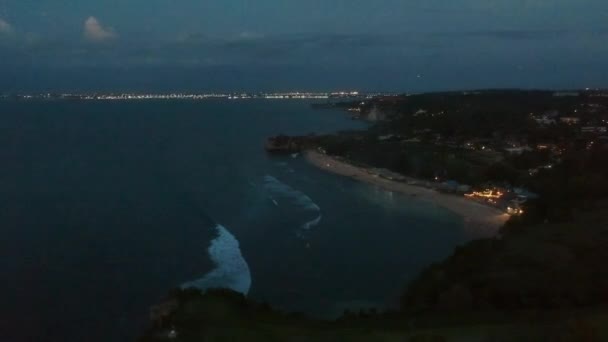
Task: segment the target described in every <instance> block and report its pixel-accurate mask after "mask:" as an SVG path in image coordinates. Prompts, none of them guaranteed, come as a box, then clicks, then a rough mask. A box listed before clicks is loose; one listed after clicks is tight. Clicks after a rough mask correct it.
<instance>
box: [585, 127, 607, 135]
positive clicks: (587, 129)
mask: <svg viewBox="0 0 608 342" xmlns="http://www.w3.org/2000/svg"><path fill="white" fill-rule="evenodd" d="M607 131H608V129H607V128H606V127H605V126H588V127H581V133H593V134H604V133H606V132H607Z"/></svg>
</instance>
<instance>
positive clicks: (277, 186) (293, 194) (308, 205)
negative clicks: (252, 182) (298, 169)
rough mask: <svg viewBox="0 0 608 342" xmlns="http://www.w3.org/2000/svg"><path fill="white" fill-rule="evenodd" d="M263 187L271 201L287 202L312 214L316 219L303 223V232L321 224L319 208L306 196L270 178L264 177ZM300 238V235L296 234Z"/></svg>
mask: <svg viewBox="0 0 608 342" xmlns="http://www.w3.org/2000/svg"><path fill="white" fill-rule="evenodd" d="M264 187H265V188H266V189H267V190H268V191H269V192H270V193H271V194H272V196H273V197H271V198H272V200H273V201H275V198H279V199H280V200H281V202H289V203H292V204H294V205H296V206H298V207H300V208H301V209H302V210H305V211H309V212H314V213H315V214H316V217H315V218H314V219H313V220H310V221H307V222H304V223H303V224H302V225H301V226H300V228H301V229H303V230H305V231H310V230H311V229H312V228H313V227H314V226H317V225H318V224H319V223H321V219H322V217H323V216H322V215H321V208H320V207H319V206H318V205H317V204H316V203H315V202H314V201H313V200H312V199H311V198H310V197H308V196H307V195H306V194H304V193H303V192H301V191H298V190H296V189H293V188H292V187H290V186H289V185H287V184H285V183H283V182H281V181H280V180H278V179H276V178H274V177H272V176H269V175H267V176H265V177H264ZM298 235H299V236H302V235H301V234H298Z"/></svg>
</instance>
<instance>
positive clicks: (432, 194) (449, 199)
mask: <svg viewBox="0 0 608 342" xmlns="http://www.w3.org/2000/svg"><path fill="white" fill-rule="evenodd" d="M304 157H305V159H306V160H307V161H308V162H309V163H311V164H312V165H314V166H316V167H318V168H320V169H322V170H324V171H327V172H330V173H333V174H337V175H341V176H345V177H349V178H351V179H354V180H357V181H361V182H365V183H368V184H372V185H375V186H378V187H380V188H382V189H384V190H387V191H392V192H397V193H400V194H404V195H408V196H412V197H415V198H417V199H420V200H423V201H427V202H431V203H433V204H435V205H437V206H440V207H442V208H444V209H447V210H449V211H451V212H452V213H455V214H457V215H458V216H460V217H462V218H463V219H464V223H465V227H466V228H467V229H469V230H475V231H478V232H480V233H483V235H487V237H494V236H496V235H498V232H499V230H500V228H501V227H502V226H503V225H504V224H505V223H506V222H507V220H508V219H509V215H508V214H506V213H504V212H503V211H501V210H500V209H498V208H494V207H491V206H488V205H485V204H482V203H478V202H475V201H471V200H468V199H466V198H464V197H460V196H454V195H449V194H444V193H440V192H437V191H436V190H433V189H429V188H426V187H423V186H417V185H411V184H406V183H403V182H398V181H393V180H389V179H386V178H382V177H379V176H377V175H373V174H370V173H369V171H368V169H366V168H363V167H358V166H355V165H352V164H349V163H347V162H344V161H340V160H338V159H336V158H334V157H331V156H328V155H325V154H321V153H319V152H317V151H313V150H307V151H304Z"/></svg>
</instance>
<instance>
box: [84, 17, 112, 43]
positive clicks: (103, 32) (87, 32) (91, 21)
mask: <svg viewBox="0 0 608 342" xmlns="http://www.w3.org/2000/svg"><path fill="white" fill-rule="evenodd" d="M116 36H117V35H116V32H115V31H114V29H112V28H111V27H103V26H102V25H101V23H100V22H99V20H97V18H95V17H89V18H88V19H87V20H86V21H85V22H84V37H85V38H86V39H87V40H88V41H91V42H104V41H108V40H112V39H114V38H116Z"/></svg>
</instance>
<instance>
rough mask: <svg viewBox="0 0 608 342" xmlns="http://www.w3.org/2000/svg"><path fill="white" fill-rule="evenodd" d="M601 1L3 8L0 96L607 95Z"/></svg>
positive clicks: (142, 0)
mask: <svg viewBox="0 0 608 342" xmlns="http://www.w3.org/2000/svg"><path fill="white" fill-rule="evenodd" d="M606 18H608V1H605V0H552V1H549V0H450V1H444V0H424V1H422V0H419V1H414V0H373V1H372V0H368V1H361V0H348V1H347V0H332V1H328V0H323V1H321V0H311V1H291V0H282V1H279V0H275V1H271V0H257V1H247V0H206V1H204V0H130V1H125V0H77V1H76V0H72V1H68V0H66V1H61V2H59V1H57V0H0V91H3V92H11V91H24V90H44V89H48V90H64V89H65V90H67V89H70V90H91V89H95V90H97V89H98V90H123V89H124V90H126V89H132V90H185V89H193V90H212V89H214V90H295V89H311V90H332V89H336V88H348V89H359V90H395V91H422V90H440V89H464V88H479V87H527V88H531V87H537V88H538V87H551V88H574V87H607V86H608V81H606V80H608V62H606V61H607V60H608V20H606Z"/></svg>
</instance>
